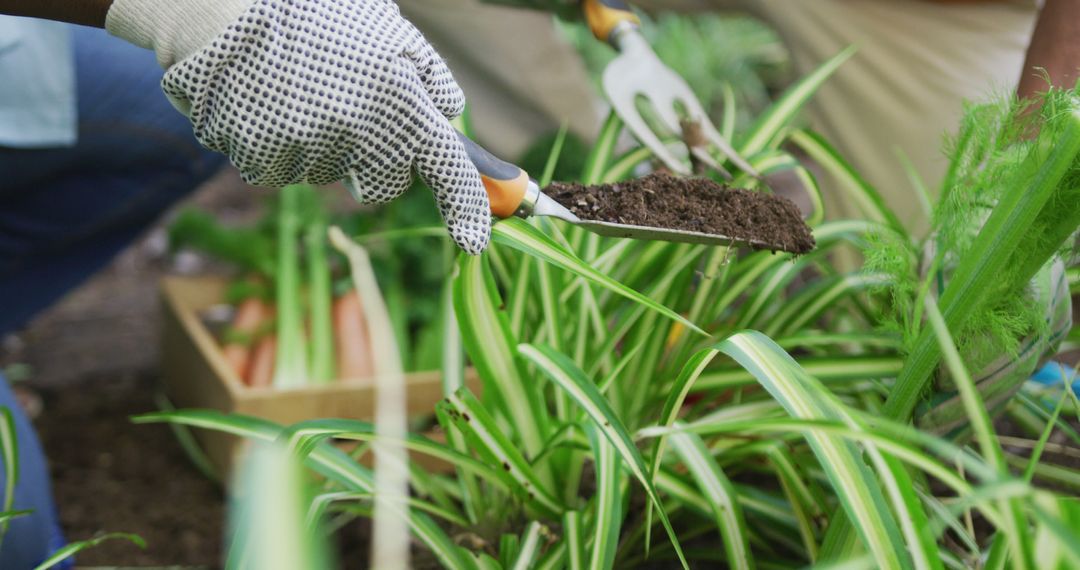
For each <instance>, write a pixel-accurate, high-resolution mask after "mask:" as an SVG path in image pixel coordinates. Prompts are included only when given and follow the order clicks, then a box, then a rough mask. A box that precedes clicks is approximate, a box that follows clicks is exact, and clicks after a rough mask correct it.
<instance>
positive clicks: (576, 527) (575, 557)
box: [563, 511, 585, 570]
mask: <svg viewBox="0 0 1080 570" xmlns="http://www.w3.org/2000/svg"><path fill="white" fill-rule="evenodd" d="M563 536H564V537H565V538H564V540H565V541H566V550H567V554H568V557H567V561H566V563H567V567H568V568H569V569H570V570H585V541H584V540H583V538H584V536H583V535H582V529H581V512H580V511H566V512H565V513H564V514H563Z"/></svg>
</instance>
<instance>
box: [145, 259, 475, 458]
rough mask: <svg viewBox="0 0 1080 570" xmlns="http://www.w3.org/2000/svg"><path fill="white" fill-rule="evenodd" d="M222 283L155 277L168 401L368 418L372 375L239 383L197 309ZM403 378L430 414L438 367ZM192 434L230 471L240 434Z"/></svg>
mask: <svg viewBox="0 0 1080 570" xmlns="http://www.w3.org/2000/svg"><path fill="white" fill-rule="evenodd" d="M227 286H228V284H227V283H226V282H225V281H224V280H222V279H217V278H212V277H210V278H207V277H200V278H191V277H166V278H165V279H163V280H162V282H161V300H162V305H163V311H162V312H163V315H164V334H163V335H162V343H163V346H162V376H163V380H164V383H165V392H166V395H167V396H168V397H169V399H170V400H171V402H172V404H173V405H174V406H176V407H177V408H201V409H213V410H219V411H222V412H235V413H240V414H246V415H251V416H257V417H260V418H265V419H268V420H271V421H274V422H277V423H280V424H286V425H287V424H292V423H296V422H299V421H304V420H311V419H320V418H348V419H356V420H365V421H371V420H372V418H373V417H374V406H373V404H374V401H375V392H374V386H373V381H371V380H370V379H351V380H345V381H339V382H335V383H333V384H327V385H322V386H310V387H303V388H292V389H278V388H273V387H267V388H250V387H247V386H245V385H244V384H243V382H242V381H241V379H240V377H239V376H238V375H237V374H236V373H235V371H233V369H232V368H231V367H230V366H229V365H228V363H227V362H226V360H225V357H224V355H223V354H222V352H221V349H220V346H219V345H218V342H217V339H215V338H214V336H213V334H212V333H211V332H210V330H209V329H208V328H207V327H206V325H205V324H204V323H203V321H202V319H201V318H200V314H201V313H203V312H204V311H206V310H207V309H209V308H210V307H213V306H215V305H218V304H220V303H221V302H222V299H223V298H224V294H225V289H226V287H227ZM465 381H466V384H467V385H469V387H470V388H472V389H473V390H474V391H478V390H479V380H478V379H477V378H476V376H475V374H474V373H472V371H468V372H467V373H466V377H465ZM406 383H407V394H408V396H407V398H408V400H407V409H408V410H409V413H410V415H413V416H415V417H422V416H426V415H429V414H431V413H432V412H433V411H434V409H435V404H436V403H437V402H438V401H439V400H441V399H442V382H441V374H440V373H439V372H438V371H433V372H419V373H412V374H408V375H406ZM428 435H429V436H431V437H433V438H434V437H435V434H428ZM195 437H196V438H197V440H198V441H199V443H200V444H201V445H202V447H203V450H204V451H205V452H206V454H207V456H208V457H209V458H210V460H211V462H212V463H213V465H214V467H215V468H217V470H218V472H219V473H223V474H225V473H228V472H229V469H230V468H231V466H232V464H233V462H234V459H235V456H236V454H237V453H239V452H241V450H242V449H243V446H242V445H239V444H240V443H241V442H240V441H239V440H238V438H237V437H235V436H231V435H228V434H223V433H220V432H215V431H209V430H195ZM413 460H415V461H417V462H418V463H420V464H421V465H423V466H424V467H426V468H429V469H445V468H446V467H448V466H447V465H446V464H444V463H441V462H438V461H434V460H431V459H430V458H428V457H425V456H419V455H414V456H413Z"/></svg>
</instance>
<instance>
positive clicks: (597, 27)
mask: <svg viewBox="0 0 1080 570" xmlns="http://www.w3.org/2000/svg"><path fill="white" fill-rule="evenodd" d="M581 5H582V8H583V9H584V10H585V21H586V22H588V23H589V28H590V29H591V30H592V33H593V35H594V36H596V38H597V39H599V40H600V41H602V42H607V41H611V32H613V31H615V28H617V27H618V26H619V24H621V23H623V22H630V23H631V24H634V25H635V26H637V25H640V24H641V20H640V19H638V17H637V15H636V14H634V11H633V10H631V9H630V5H629V4H627V3H626V2H623V1H622V0H583V2H582V3H581Z"/></svg>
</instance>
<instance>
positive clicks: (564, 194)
mask: <svg viewBox="0 0 1080 570" xmlns="http://www.w3.org/2000/svg"><path fill="white" fill-rule="evenodd" d="M544 192H545V193H546V194H548V195H549V196H551V197H552V198H553V199H555V201H557V202H559V203H560V204H562V205H563V206H565V207H566V208H568V209H569V210H570V211H572V212H573V213H574V214H575V215H577V216H578V217H579V218H582V219H585V220H592V221H600V222H613V223H618V224H629V225H637V226H648V227H653V228H669V229H676V230H687V231H693V232H700V233H706V234H713V235H721V236H725V237H729V238H733V239H735V240H739V241H750V242H755V243H759V244H760V243H764V244H770V247H758V249H773V250H774V251H775V250H782V251H787V252H791V253H795V254H803V253H807V252H809V251H811V250H812V249H814V236H813V235H812V234H811V233H810V228H809V227H808V226H807V225H806V223H805V222H804V221H803V219H802V214H801V213H800V212H799V208H798V207H797V206H796V205H795V203H794V202H792V201H791V200H788V199H787V198H783V197H781V196H776V195H774V194H767V193H764V192H753V191H750V190H744V189H741V188H730V187H727V186H724V185H721V184H718V183H716V182H713V181H712V180H709V179H707V178H678V177H675V176H671V175H670V174H666V173H663V172H658V173H653V174H650V175H648V176H645V177H643V178H638V179H635V180H630V181H627V182H617V183H614V184H601V185H595V186H584V185H581V184H573V183H561V182H556V183H553V184H551V185H550V186H548V187H547V188H546V189H545V190H544Z"/></svg>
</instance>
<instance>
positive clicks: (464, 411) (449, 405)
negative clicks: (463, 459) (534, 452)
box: [438, 388, 566, 518]
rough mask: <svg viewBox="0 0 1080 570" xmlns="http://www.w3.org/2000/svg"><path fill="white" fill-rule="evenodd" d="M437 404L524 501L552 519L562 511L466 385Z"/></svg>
mask: <svg viewBox="0 0 1080 570" xmlns="http://www.w3.org/2000/svg"><path fill="white" fill-rule="evenodd" d="M438 406H439V407H440V408H441V409H442V410H443V411H444V412H445V413H446V414H447V416H449V418H450V420H451V421H452V422H453V423H454V425H455V426H456V427H457V428H458V429H459V430H461V432H462V433H464V434H465V436H466V438H467V439H468V440H469V441H471V442H472V443H473V445H472V446H471V447H472V449H473V450H474V451H476V452H477V453H480V455H481V456H483V457H484V458H486V459H487V461H488V462H489V463H492V464H494V465H500V466H501V467H502V469H503V470H504V471H506V473H507V474H508V475H510V477H511V478H513V480H514V482H515V483H516V485H515V486H514V487H515V489H516V490H517V491H518V494H519V496H520V497H521V499H522V500H523V502H525V504H527V505H530V506H531V507H533V508H535V509H536V510H537V512H538V513H540V514H542V515H543V516H546V517H552V518H553V517H557V516H560V515H561V514H562V513H563V511H565V510H566V508H565V507H564V506H563V505H562V504H560V503H559V500H558V499H556V498H555V495H554V493H553V492H552V490H551V489H550V488H549V487H548V486H547V485H546V484H545V483H543V482H542V481H541V480H540V477H539V475H538V474H537V472H536V469H534V467H533V466H532V465H530V464H529V462H528V461H527V460H526V459H525V457H524V456H523V455H522V454H521V452H520V451H518V449H517V446H515V445H514V444H513V443H512V442H511V441H510V438H509V437H507V435H506V434H505V433H504V432H503V430H502V429H500V428H499V426H498V425H497V424H496V423H495V420H494V418H492V417H491V415H490V414H489V413H488V412H487V410H485V409H484V406H483V405H482V404H481V403H480V401H479V400H477V399H476V397H475V396H473V395H472V392H469V390H468V388H462V389H461V390H458V391H457V392H456V393H454V394H452V395H450V396H449V397H447V398H446V399H445V400H443V401H442V402H440V403H439V404H438Z"/></svg>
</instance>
